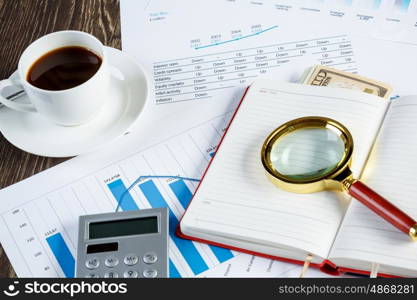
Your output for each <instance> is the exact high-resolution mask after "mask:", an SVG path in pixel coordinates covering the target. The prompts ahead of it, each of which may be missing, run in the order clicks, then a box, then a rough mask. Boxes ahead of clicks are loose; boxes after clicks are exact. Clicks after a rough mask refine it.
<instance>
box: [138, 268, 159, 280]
mask: <svg viewBox="0 0 417 300" xmlns="http://www.w3.org/2000/svg"><path fill="white" fill-rule="evenodd" d="M142 275H143V277H145V278H155V277H156V276H157V275H158V271H157V270H153V269H148V270H145V271H143V273H142Z"/></svg>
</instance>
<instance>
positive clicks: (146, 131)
mask: <svg viewBox="0 0 417 300" xmlns="http://www.w3.org/2000/svg"><path fill="white" fill-rule="evenodd" d="M208 105H209V103H206V104H203V105H202V108H203V110H202V112H201V113H200V114H195V113H194V114H190V112H189V111H187V110H185V111H184V112H183V115H178V114H177V115H176V116H173V117H171V118H168V119H164V122H148V123H147V124H148V126H147V125H146V123H144V122H142V123H141V126H140V127H138V128H136V129H135V130H132V133H131V134H129V135H126V136H124V137H122V138H120V139H119V140H118V141H117V142H116V143H115V144H114V145H113V146H112V147H108V149H105V150H102V151H98V152H95V153H93V154H88V155H85V156H79V157H77V158H74V159H71V160H69V161H67V162H65V163H62V164H60V165H58V166H56V167H54V168H51V169H49V170H46V171H44V172H42V173H40V174H38V175H35V176H33V177H31V178H29V179H26V180H24V181H22V182H20V183H17V184H15V185H12V186H10V187H7V188H5V189H2V190H1V191H0V201H1V203H2V205H1V208H0V243H1V244H2V246H3V248H4V250H5V251H6V254H7V256H8V258H9V259H10V261H11V263H12V265H13V268H14V269H15V271H16V273H17V275H18V276H19V277H74V267H75V264H76V257H75V254H76V248H77V237H78V217H79V216H80V215H85V214H95V213H104V212H112V211H115V209H116V206H117V203H118V200H120V197H121V195H122V194H124V193H125V192H126V191H127V188H128V187H129V186H130V185H131V184H132V183H133V182H134V181H135V180H136V179H137V178H138V177H139V176H142V175H180V176H185V177H191V178H197V179H199V178H201V176H202V174H203V172H204V170H205V169H206V167H207V165H208V162H209V161H210V160H211V158H212V156H213V155H214V153H215V151H216V147H217V144H218V142H219V141H220V138H221V136H222V135H223V132H224V130H225V127H226V126H227V124H228V122H229V119H230V118H231V116H232V113H233V111H227V110H228V107H227V106H224V105H220V104H219V105H215V106H216V107H214V108H213V107H209V106H208ZM210 106H211V104H210ZM207 111H211V112H212V114H211V115H208V114H207V113H206V112H207ZM196 184H197V182H189V181H184V180H172V179H146V180H143V181H140V182H138V183H137V184H136V185H135V186H134V188H133V189H131V190H130V191H129V192H128V193H126V194H125V196H124V197H123V201H122V202H121V207H120V208H121V209H119V210H122V211H128V210H135V209H144V208H151V207H161V206H166V207H169V208H170V212H169V226H170V231H169V238H170V240H169V258H170V260H169V270H170V277H194V276H197V275H202V276H216V275H215V274H217V273H215V274H213V275H210V273H208V274H207V275H204V274H205V273H206V272H208V271H209V270H211V269H212V268H213V267H215V266H217V265H219V264H221V263H224V262H227V261H229V260H230V259H232V258H234V257H236V256H237V255H245V254H239V253H237V252H235V251H230V250H227V249H224V248H219V247H214V246H207V245H205V244H200V243H197V242H191V241H187V240H183V239H180V238H178V237H177V236H176V235H175V230H176V227H177V224H178V222H179V219H180V218H181V217H182V214H183V212H184V210H185V208H186V207H187V206H188V203H189V201H190V200H191V197H192V195H193V193H194V190H195V188H196ZM280 264H281V263H280V262H275V264H274V267H275V268H277V270H280V269H281V267H280ZM234 265H236V263H234ZM239 269H240V268H239Z"/></svg>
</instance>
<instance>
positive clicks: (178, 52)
mask: <svg viewBox="0 0 417 300" xmlns="http://www.w3.org/2000/svg"><path fill="white" fill-rule="evenodd" d="M237 5H238V3H235V2H233V3H232V2H228V1H200V0H197V1H182V0H176V1H149V2H147V3H145V4H143V3H138V2H137V1H128V0H127V1H122V2H121V16H122V46H123V50H124V51H126V52H127V53H128V54H129V55H131V56H133V57H134V58H135V59H136V61H138V62H140V63H142V64H143V65H144V67H145V69H146V70H147V71H148V72H149V74H151V77H152V83H153V84H152V87H151V92H152V94H153V104H154V109H156V110H157V111H159V110H163V111H164V110H174V109H173V105H169V104H179V103H182V102H202V101H210V100H212V99H223V101H236V99H239V98H240V97H241V96H242V93H243V91H244V89H245V88H246V87H247V86H248V85H250V84H251V83H252V82H253V81H254V80H255V79H256V78H257V77H259V76H269V77H272V78H275V79H282V80H285V81H297V80H298V79H299V77H300V76H301V74H302V73H303V71H304V70H305V69H306V68H307V67H308V66H312V65H316V64H322V65H327V66H332V67H335V68H338V69H341V70H345V71H350V72H357V71H358V69H357V68H358V67H357V64H356V61H355V57H354V46H353V45H352V42H351V40H350V38H349V36H347V35H345V34H343V33H341V32H340V31H338V33H333V32H332V31H326V32H320V31H318V32H317V33H316V32H315V31H309V32H308V33H306V32H305V28H302V27H301V26H295V24H294V22H293V21H292V17H291V14H288V16H285V15H282V16H280V15H277V14H276V11H274V10H268V9H264V8H261V10H254V9H253V7H250V5H249V4H244V3H243V2H239V9H238V10H237V9H236V6H237ZM174 106H175V105H174Z"/></svg>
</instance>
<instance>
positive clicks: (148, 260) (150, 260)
mask: <svg viewBox="0 0 417 300" xmlns="http://www.w3.org/2000/svg"><path fill="white" fill-rule="evenodd" d="M157 260H158V256H156V253H154V252H148V253H146V254H145V255H144V256H143V262H144V263H145V264H154V263H156V261H157Z"/></svg>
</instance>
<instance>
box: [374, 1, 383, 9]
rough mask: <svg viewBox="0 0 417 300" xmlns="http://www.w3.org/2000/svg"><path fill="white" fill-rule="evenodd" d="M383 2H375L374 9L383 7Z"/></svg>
mask: <svg viewBox="0 0 417 300" xmlns="http://www.w3.org/2000/svg"><path fill="white" fill-rule="evenodd" d="M381 1H382V0H374V7H373V8H374V9H378V8H379V7H380V6H381Z"/></svg>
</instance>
